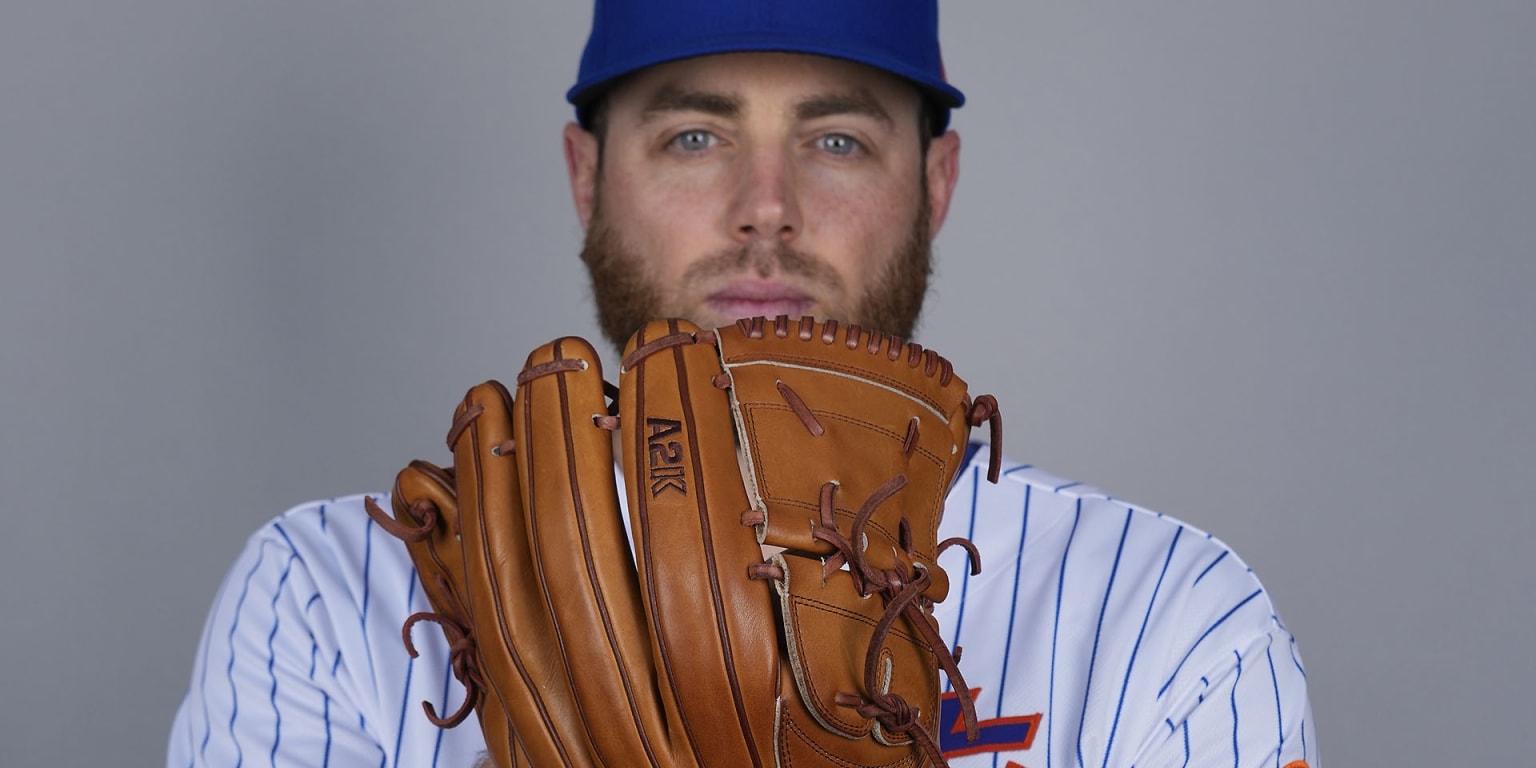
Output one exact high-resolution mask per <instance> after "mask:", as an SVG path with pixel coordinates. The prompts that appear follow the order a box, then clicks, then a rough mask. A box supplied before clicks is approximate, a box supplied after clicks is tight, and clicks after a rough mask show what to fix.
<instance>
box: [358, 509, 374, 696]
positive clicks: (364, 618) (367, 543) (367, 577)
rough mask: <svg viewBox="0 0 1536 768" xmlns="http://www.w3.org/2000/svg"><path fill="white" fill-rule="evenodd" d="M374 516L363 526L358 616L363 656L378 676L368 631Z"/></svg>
mask: <svg viewBox="0 0 1536 768" xmlns="http://www.w3.org/2000/svg"><path fill="white" fill-rule="evenodd" d="M373 529H374V522H373V518H371V517H370V518H368V520H367V522H366V523H364V527H363V610H362V615H361V616H359V617H358V625H359V627H360V628H361V629H362V635H363V651H364V653H363V657H364V658H366V659H368V674H369V675H370V676H372V677H377V676H378V672H377V670H375V669H374V667H373V642H372V640H371V639H370V638H369V633H368V601H369V599H370V598H371V597H372V592H373V578H372V576H373Z"/></svg>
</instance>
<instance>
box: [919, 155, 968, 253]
mask: <svg viewBox="0 0 1536 768" xmlns="http://www.w3.org/2000/svg"><path fill="white" fill-rule="evenodd" d="M924 175H925V177H926V179H927V183H928V208H929V212H930V213H931V214H932V216H933V218H932V219H931V220H930V221H931V223H932V233H933V234H934V235H938V234H939V229H940V228H942V227H943V226H944V217H945V216H946V215H948V214H949V202H950V200H952V199H954V194H955V184H957V183H959V181H960V134H958V133H955V132H954V131H946V132H945V133H944V135H942V136H935V137H934V138H933V141H931V142H929V144H928V164H927V168H925V169H924Z"/></svg>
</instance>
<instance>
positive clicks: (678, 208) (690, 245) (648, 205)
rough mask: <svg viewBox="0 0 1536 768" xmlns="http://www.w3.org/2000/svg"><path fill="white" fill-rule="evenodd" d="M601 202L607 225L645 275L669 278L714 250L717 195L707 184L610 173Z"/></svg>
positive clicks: (679, 179) (662, 176)
mask: <svg viewBox="0 0 1536 768" xmlns="http://www.w3.org/2000/svg"><path fill="white" fill-rule="evenodd" d="M610 181H611V184H610V185H608V186H605V187H604V190H603V195H602V202H603V205H604V209H603V210H604V214H605V216H606V218H607V221H608V223H609V226H611V227H612V228H613V229H614V230H615V231H617V232H620V233H622V236H623V238H624V244H625V246H626V247H627V249H628V250H630V252H631V254H632V255H633V256H634V257H635V258H637V259H639V260H640V261H641V262H643V263H644V265H645V270H646V272H647V273H649V274H651V275H654V276H656V277H658V278H661V279H662V280H664V281H668V282H670V280H671V279H672V278H676V277H677V276H679V275H680V274H681V273H682V272H683V270H684V269H686V267H687V266H688V264H689V262H690V261H691V260H692V259H695V258H697V257H698V255H700V254H703V253H707V252H709V251H710V250H711V248H718V247H719V245H720V244H719V243H715V242H713V241H712V232H713V223H714V222H715V221H716V220H717V219H718V217H719V211H717V210H715V209H714V208H712V207H711V206H718V205H719V201H720V199H721V197H720V196H719V195H712V194H709V192H708V190H709V186H708V185H707V184H701V183H698V182H697V180H690V179H685V178H680V177H677V176H668V175H666V174H641V173H630V174H623V173H616V174H614V175H613V176H612V177H610Z"/></svg>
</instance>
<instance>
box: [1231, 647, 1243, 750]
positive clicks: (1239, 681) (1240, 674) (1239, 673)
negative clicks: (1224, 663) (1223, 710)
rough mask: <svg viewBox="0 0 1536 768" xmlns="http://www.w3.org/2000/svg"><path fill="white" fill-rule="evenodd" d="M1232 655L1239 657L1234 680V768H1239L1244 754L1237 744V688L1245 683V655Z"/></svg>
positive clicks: (1234, 653)
mask: <svg viewBox="0 0 1536 768" xmlns="http://www.w3.org/2000/svg"><path fill="white" fill-rule="evenodd" d="M1232 655H1233V656H1236V657H1237V677H1236V678H1234V679H1233V680H1232V768H1239V766H1240V765H1241V764H1242V753H1241V751H1240V750H1239V749H1238V744H1237V686H1239V685H1242V683H1243V655H1242V654H1241V653H1238V652H1237V651H1233V652H1232Z"/></svg>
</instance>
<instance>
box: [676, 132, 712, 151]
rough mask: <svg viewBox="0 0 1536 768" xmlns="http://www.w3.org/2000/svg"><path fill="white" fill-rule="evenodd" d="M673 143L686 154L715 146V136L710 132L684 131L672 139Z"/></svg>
mask: <svg viewBox="0 0 1536 768" xmlns="http://www.w3.org/2000/svg"><path fill="white" fill-rule="evenodd" d="M672 143H673V144H674V145H676V146H677V148H678V149H681V150H683V151H684V152H698V151H701V150H705V149H709V148H710V147H711V146H713V145H714V143H715V136H714V134H712V133H710V132H709V131H683V132H682V133H680V134H678V135H677V136H676V137H674V138H673V139H672Z"/></svg>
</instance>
